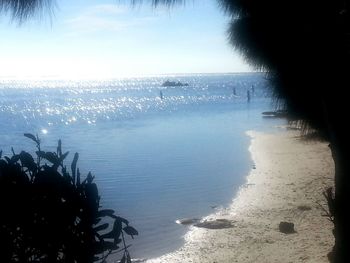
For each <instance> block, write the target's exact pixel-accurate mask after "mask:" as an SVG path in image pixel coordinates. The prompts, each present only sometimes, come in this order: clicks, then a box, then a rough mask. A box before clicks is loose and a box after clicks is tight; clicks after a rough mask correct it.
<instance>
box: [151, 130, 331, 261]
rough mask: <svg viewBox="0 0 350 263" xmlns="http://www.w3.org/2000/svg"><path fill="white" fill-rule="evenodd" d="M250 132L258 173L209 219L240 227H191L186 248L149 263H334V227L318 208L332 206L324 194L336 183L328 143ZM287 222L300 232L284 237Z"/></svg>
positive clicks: (292, 135)
mask: <svg viewBox="0 0 350 263" xmlns="http://www.w3.org/2000/svg"><path fill="white" fill-rule="evenodd" d="M248 134H249V135H250V136H251V137H252V142H251V146H250V151H251V154H252V158H253V161H254V163H255V169H252V171H251V173H250V174H249V176H248V177H247V183H246V185H244V186H243V187H242V188H241V189H240V191H239V193H238V195H237V197H236V198H235V199H234V200H233V203H232V205H231V206H230V207H229V208H226V209H224V210H220V211H219V212H217V213H216V214H213V215H210V216H208V217H207V218H205V220H215V219H227V220H229V221H231V222H232V223H233V226H234V227H232V228H225V229H205V228H196V227H194V226H191V227H190V231H189V232H188V234H187V235H186V236H185V245H184V246H183V247H182V248H180V249H179V250H177V251H175V252H173V253H170V254H167V255H164V256H162V257H160V258H157V259H152V260H148V261H147V262H148V263H156V262H162V263H163V262H167V263H172V262H183V263H187V262H198V263H207V262H208V263H214V262H216V263H222V262H243V263H246V262H254V263H255V262H258V263H265V262H266V263H272V262H278V263H285V262H286V263H289V262H290V263H295V262H315V263H323V262H325V263H326V262H328V261H327V253H328V252H329V251H330V250H331V248H332V244H333V241H334V240H333V236H332V224H331V223H330V222H329V221H328V219H327V218H326V217H323V216H321V215H322V214H323V211H322V209H321V208H320V207H319V205H318V203H321V204H323V205H324V206H325V207H326V204H325V200H324V198H323V196H322V191H324V190H325V189H326V188H327V187H329V186H332V181H333V180H332V176H333V171H334V166H333V162H332V159H331V154H330V151H329V148H328V146H327V144H326V143H322V142H315V141H308V142H305V141H304V140H302V139H300V137H299V136H298V133H297V132H295V131H283V132H277V133H274V134H264V133H258V132H248ZM299 206H304V207H306V208H311V209H310V210H305V209H300V207H299ZM298 207H299V208H298ZM281 221H288V222H293V223H294V224H295V230H296V233H293V234H284V233H281V232H280V231H279V229H278V225H279V223H280V222H281Z"/></svg>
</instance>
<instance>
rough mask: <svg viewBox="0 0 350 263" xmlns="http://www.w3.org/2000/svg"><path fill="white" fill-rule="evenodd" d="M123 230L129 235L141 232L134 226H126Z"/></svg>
mask: <svg viewBox="0 0 350 263" xmlns="http://www.w3.org/2000/svg"><path fill="white" fill-rule="evenodd" d="M123 230H124V232H125V233H126V234H128V235H129V236H137V235H138V234H139V232H137V230H136V229H135V228H133V227H132V226H126V227H124V228H123Z"/></svg>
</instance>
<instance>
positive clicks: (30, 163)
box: [19, 151, 36, 171]
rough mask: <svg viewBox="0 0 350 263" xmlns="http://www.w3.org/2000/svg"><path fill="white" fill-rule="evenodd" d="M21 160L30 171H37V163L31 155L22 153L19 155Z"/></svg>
mask: <svg viewBox="0 0 350 263" xmlns="http://www.w3.org/2000/svg"><path fill="white" fill-rule="evenodd" d="M19 159H20V160H21V163H22V165H23V166H24V167H27V168H28V169H29V170H31V171H34V170H35V169H36V164H35V161H34V159H33V157H32V156H31V155H30V154H29V153H27V152H25V151H21V153H20V154H19Z"/></svg>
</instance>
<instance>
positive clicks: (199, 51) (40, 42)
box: [0, 0, 251, 78]
mask: <svg viewBox="0 0 350 263" xmlns="http://www.w3.org/2000/svg"><path fill="white" fill-rule="evenodd" d="M130 2H131V1H126V0H125V1H116V0H115V1H103V0H100V1H98V0H95V1H93V0H74V1H72V0H61V1H57V7H56V8H54V14H53V15H52V16H51V18H50V17H49V16H42V17H40V16H37V17H35V18H33V19H31V20H29V21H28V22H26V23H25V24H23V25H21V26H18V24H17V23H16V22H11V19H9V18H8V17H7V16H6V15H4V14H1V16H0V32H1V41H0V77H17V78H18V77H23V78H26V77H63V78H105V77H124V76H135V75H136V76H142V75H157V74H171V73H221V72H245V71H250V70H251V68H250V67H249V66H248V65H246V64H245V63H244V61H243V60H242V58H241V57H240V56H239V55H238V54H236V53H235V52H234V50H233V48H232V47H231V46H230V45H229V44H228V41H227V35H226V29H227V25H228V21H229V20H228V17H226V16H225V15H224V14H223V12H222V11H221V10H220V8H219V7H218V4H217V2H216V1H215V0H202V1H199V0H195V1H187V2H186V5H178V6H174V7H172V8H170V9H169V8H166V7H158V8H156V9H154V8H152V6H151V5H150V3H147V1H146V0H145V1H144V3H143V4H142V5H136V6H134V7H132V6H131V5H130Z"/></svg>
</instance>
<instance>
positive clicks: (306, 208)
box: [298, 205, 311, 211]
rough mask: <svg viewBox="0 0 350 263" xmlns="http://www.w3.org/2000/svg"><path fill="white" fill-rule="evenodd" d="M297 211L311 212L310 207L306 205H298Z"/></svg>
mask: <svg viewBox="0 0 350 263" xmlns="http://www.w3.org/2000/svg"><path fill="white" fill-rule="evenodd" d="M298 209H299V210H301V211H309V210H311V207H310V206H308V205H299V206H298Z"/></svg>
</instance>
